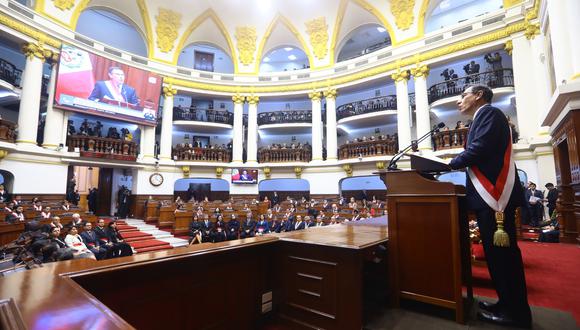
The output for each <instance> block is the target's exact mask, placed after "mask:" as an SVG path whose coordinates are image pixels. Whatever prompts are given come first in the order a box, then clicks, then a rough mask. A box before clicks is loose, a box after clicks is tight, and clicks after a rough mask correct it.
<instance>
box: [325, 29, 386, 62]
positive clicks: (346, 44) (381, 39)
mask: <svg viewBox="0 0 580 330" xmlns="http://www.w3.org/2000/svg"><path fill="white" fill-rule="evenodd" d="M391 44H392V42H391V37H390V36H389V33H388V31H387V29H386V28H385V27H384V26H382V25H380V24H376V23H371V24H364V25H361V26H359V27H357V28H356V29H354V30H352V31H351V32H350V33H348V34H347V35H346V37H344V38H343V39H342V40H341V41H340V42H339V44H338V47H337V48H336V49H337V52H336V54H337V55H336V61H337V62H342V61H346V60H348V59H351V58H355V57H358V56H362V55H365V54H368V53H371V52H374V51H376V50H378V49H381V48H384V47H388V46H390V45H391Z"/></svg>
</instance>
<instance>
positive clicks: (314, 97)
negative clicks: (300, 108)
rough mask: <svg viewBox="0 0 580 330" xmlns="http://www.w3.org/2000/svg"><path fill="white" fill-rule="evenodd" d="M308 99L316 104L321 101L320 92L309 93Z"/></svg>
mask: <svg viewBox="0 0 580 330" xmlns="http://www.w3.org/2000/svg"><path fill="white" fill-rule="evenodd" d="M308 98H309V99H311V100H312V101H314V102H316V101H320V99H321V95H320V92H317V91H314V92H311V93H308Z"/></svg>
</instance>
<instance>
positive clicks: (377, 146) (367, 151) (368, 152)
mask: <svg viewBox="0 0 580 330" xmlns="http://www.w3.org/2000/svg"><path fill="white" fill-rule="evenodd" d="M397 150H398V141H397V139H396V138H387V139H385V140H375V141H364V142H352V143H348V144H343V145H341V146H340V147H339V152H338V158H339V159H350V158H359V157H363V158H364V157H374V156H384V155H394V154H395V153H396V152H397Z"/></svg>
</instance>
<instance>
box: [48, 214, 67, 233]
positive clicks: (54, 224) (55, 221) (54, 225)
mask: <svg viewBox="0 0 580 330" xmlns="http://www.w3.org/2000/svg"><path fill="white" fill-rule="evenodd" d="M50 227H51V228H58V229H61V230H62V228H63V227H64V226H63V225H62V223H60V218H59V217H52V221H51V222H50Z"/></svg>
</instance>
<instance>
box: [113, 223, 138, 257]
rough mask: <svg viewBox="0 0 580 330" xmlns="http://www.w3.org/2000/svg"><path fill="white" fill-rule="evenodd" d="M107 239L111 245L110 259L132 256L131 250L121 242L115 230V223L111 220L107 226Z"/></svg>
mask: <svg viewBox="0 0 580 330" xmlns="http://www.w3.org/2000/svg"><path fill="white" fill-rule="evenodd" d="M107 238H108V239H109V242H111V243H112V244H113V252H112V255H111V257H113V258H115V257H127V256H131V255H133V249H132V248H131V246H130V245H129V244H127V243H125V241H123V239H122V238H121V235H120V234H119V230H117V221H115V220H113V221H111V222H109V224H108V225H107Z"/></svg>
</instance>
